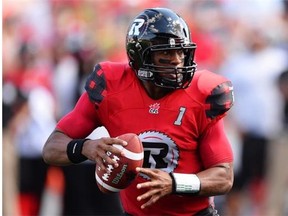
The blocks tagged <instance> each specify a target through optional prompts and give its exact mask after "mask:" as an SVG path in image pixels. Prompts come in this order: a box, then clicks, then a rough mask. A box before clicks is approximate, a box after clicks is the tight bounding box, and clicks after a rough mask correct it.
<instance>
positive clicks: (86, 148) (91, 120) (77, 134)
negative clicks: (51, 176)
mask: <svg viewBox="0 0 288 216" xmlns="http://www.w3.org/2000/svg"><path fill="white" fill-rule="evenodd" d="M95 116H96V113H95V108H94V104H93V103H91V102H90V100H89V98H88V96H87V94H86V93H84V94H83V95H82V96H81V98H80V99H79V101H78V102H77V104H76V106H75V108H74V109H73V110H72V111H71V112H70V113H69V114H67V115H66V116H65V117H64V118H62V119H61V120H60V121H59V123H58V124H57V127H56V129H55V130H54V131H53V132H52V134H51V135H50V136H49V138H48V140H47V141H46V143H45V145H44V148H43V159H44V161H45V162H46V163H48V164H52V165H68V164H73V163H74V164H77V163H81V162H83V161H85V160H87V159H90V160H92V161H94V162H96V163H97V164H98V165H99V166H100V167H102V168H103V169H105V165H104V162H103V161H105V163H107V164H114V165H115V166H117V163H115V161H113V160H111V159H110V158H109V157H108V156H107V155H106V152H107V151H110V152H111V153H113V154H122V152H121V151H119V150H118V149H117V148H114V147H113V146H112V144H120V145H126V142H124V141H123V140H119V139H116V138H109V137H106V138H101V139H96V140H87V139H85V138H86V137H87V136H88V135H89V134H90V133H91V132H92V131H93V130H94V129H95V128H96V127H97V121H98V120H97V118H95Z"/></svg>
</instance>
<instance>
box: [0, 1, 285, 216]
mask: <svg viewBox="0 0 288 216" xmlns="http://www.w3.org/2000/svg"><path fill="white" fill-rule="evenodd" d="M2 7H3V9H2V23H3V24H2V26H3V29H2V39H3V40H2V66H3V68H2V79H3V86H2V99H3V100H2V104H3V215H5V216H6V215H7V216H8V215H60V214H61V212H62V209H63V202H62V200H63V193H64V188H65V184H66V183H67V181H69V179H67V178H65V176H64V175H63V172H62V170H61V169H60V168H58V167H48V166H47V167H45V169H41V170H42V171H41V172H43V173H41V174H42V176H39V179H38V180H37V181H38V183H39V186H38V184H36V185H37V186H38V187H39V188H41V187H42V189H43V193H41V194H40V195H39V194H38V198H37V196H34V195H35V194H34V195H33V193H32V192H31V191H27V190H26V191H25V190H24V191H23V190H22V189H23V187H24V188H25V185H24V186H23V185H22V184H26V185H29V181H30V180H31V179H33V180H36V178H38V177H36V176H38V175H37V174H39V172H38V171H37V170H36V169H35V167H33V165H29V163H28V164H27V161H30V162H33V161H35V163H33V164H36V163H39V161H41V150H42V147H43V145H44V142H45V140H46V139H47V137H48V136H49V134H50V133H51V132H52V130H53V128H54V127H55V124H56V122H57V121H58V120H59V119H60V118H61V117H62V116H63V115H65V114H66V113H67V112H69V111H70V110H71V109H72V108H73V106H74V104H75V102H76V101H77V99H78V97H79V96H80V94H81V93H82V92H83V83H84V82H85V78H86V76H87V75H88V74H89V73H90V72H91V71H92V68H93V66H94V65H95V64H96V63H98V62H100V61H106V60H108V61H127V57H126V51H125V37H126V31H127V28H128V25H129V24H130V22H131V21H132V20H133V18H134V17H135V16H136V15H137V14H138V13H139V12H141V11H142V10H143V9H144V8H149V7H168V8H171V9H173V10H174V11H175V12H177V13H179V14H180V15H181V16H182V17H183V18H184V19H185V20H186V21H187V23H188V24H189V26H190V28H191V35H192V40H193V41H194V42H196V44H197V50H196V62H197V64H198V70H202V69H208V70H211V71H213V72H214V73H219V74H223V75H225V76H226V77H228V78H229V79H231V80H232V82H233V83H234V87H235V98H236V103H235V106H234V107H233V109H232V110H231V112H229V114H228V117H227V120H226V128H227V133H228V136H229V139H230V141H231V144H232V147H233V151H234V156H235V175H236V176H237V182H236V185H235V189H233V190H232V191H231V193H230V194H229V195H228V196H220V197H216V198H215V202H216V207H217V208H218V209H219V211H220V213H221V215H227V216H230V215H231V216H232V215H233V216H237V215H239V216H242V215H265V214H267V216H270V215H271V216H273V215H279V216H280V215H285V214H286V215H288V210H287V209H288V197H287V192H288V191H287V188H288V179H287V175H286V176H283V175H285V173H288V171H287V167H286V166H285V165H286V164H285V162H286V161H285V151H286V157H287V155H288V153H287V148H286V150H283V151H282V150H279V151H278V153H271V152H275V151H274V150H275V149H274V146H275V145H276V146H280V145H281V144H278V141H279V139H280V138H281V139H282V136H281V134H283V133H284V134H285V133H286V134H287V108H286V111H285V103H286V104H287V99H286V101H285V99H284V98H283V95H282V92H281V91H280V90H279V86H278V82H277V81H278V79H279V76H280V74H281V73H282V72H284V71H285V70H287V69H288V57H287V55H288V3H287V1H284V0H145V1H144V0H3V2H2ZM286 80H287V78H286ZM285 85H286V86H287V85H288V82H286V84H285ZM286 106H287V105H286ZM285 112H286V117H285ZM285 118H286V123H285ZM285 124H286V128H285ZM247 133H248V134H253V135H255V136H257V138H258V137H260V138H263V139H265V140H266V142H263V143H264V144H263V143H258V146H259V145H262V144H263V145H265V149H264V150H263V149H262V148H261V147H260V148H259V149H260V150H259V151H258V150H257V148H258V147H256V151H254V152H251V154H252V155H251V154H250V155H246V156H244V155H243V157H242V152H243V145H242V144H243V142H244V141H243V134H244V135H245V134H247ZM103 134H104V135H105V136H106V131H105V130H103V129H101V130H99V131H97V132H96V133H95V136H102V135H103ZM281 142H284V143H285V144H286V146H288V140H287V137H286V139H285V140H284V141H281ZM262 150H263V151H264V152H262ZM281 153H282V156H281ZM263 154H264V159H263V160H262V161H261V158H262V156H263ZM207 157H208V156H207ZM245 157H252V158H254V159H255V163H264V167H265V169H264V170H263V172H262V173H261V175H260V177H259V178H257V179H252V180H251V179H250V180H247V181H246V182H245V181H244V180H243V179H242V178H243V176H244V175H246V174H243V173H242V172H241V169H242V168H243V167H242V166H243V163H242V162H243V161H245V159H247V158H245ZM258 157H259V158H258ZM276 159H279V160H281V159H282V161H281V162H275V161H276ZM25 161H26V162H25ZM36 161H37V162H36ZM263 161H264V162H263ZM40 163H41V162H40ZM279 163H280V165H281V166H277V164H279ZM283 163H284V164H283ZM23 164H26V165H25V167H23ZM271 164H272V165H271ZM281 170H282V171H281ZM279 173H280V174H279ZM281 173H282V174H281ZM283 173H284V174H283ZM46 174H47V175H46ZM241 175H243V176H241ZM247 175H248V174H247ZM278 175H279V176H278ZM75 178H77V176H75ZM238 178H239V179H240V180H239V181H240V183H239V184H238ZM241 179H242V180H241ZM275 179H276V180H275ZM282 179H283V180H282ZM278 180H279V181H278ZM23 181H24V182H25V181H27V182H25V183H23ZM241 181H242V182H241ZM271 182H272V183H271ZM33 184H34V183H33ZM20 185H21V187H20ZM275 186H278V187H277V188H274V187H275ZM27 187H28V186H27ZM27 187H26V189H27ZM35 187H36V186H35ZM95 187H96V184H95ZM272 189H273V190H272ZM37 190H38V189H37ZM271 190H272V192H271ZM38 191H39V190H38ZM273 192H274V193H273ZM275 193H276V195H275ZM275 197H276V198H275ZM81 199H84V200H85V197H81ZM95 205H97V203H95ZM272 214H273V215H272Z"/></svg>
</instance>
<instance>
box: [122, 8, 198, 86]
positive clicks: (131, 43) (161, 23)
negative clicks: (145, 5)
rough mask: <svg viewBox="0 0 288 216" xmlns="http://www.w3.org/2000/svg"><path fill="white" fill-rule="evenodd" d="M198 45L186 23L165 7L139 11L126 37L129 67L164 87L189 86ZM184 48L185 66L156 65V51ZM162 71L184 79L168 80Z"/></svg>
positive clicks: (194, 68) (145, 78)
mask: <svg viewBox="0 0 288 216" xmlns="http://www.w3.org/2000/svg"><path fill="white" fill-rule="evenodd" d="M195 49H196V44H195V43H193V42H192V41H191V38H190V31H189V28H188V26H187V24H186V22H185V21H184V20H183V19H182V18H181V17H180V16H179V15H177V14H176V13H175V12H173V11H172V10H170V9H166V8H151V9H146V10H144V11H143V12H142V13H140V14H139V15H138V16H136V18H135V19H134V21H133V22H132V24H131V25H130V27H129V29H128V32H127V37H126V51H127V55H128V59H129V64H130V66H131V67H132V68H133V69H134V70H135V72H136V74H137V76H138V78H139V79H141V80H149V81H151V82H154V84H155V85H157V86H160V87H164V88H173V89H180V88H187V87H188V86H189V84H190V83H191V80H192V78H193V75H194V73H195V71H196V63H195V62H194V54H195ZM165 50H182V51H183V53H184V56H185V57H184V66H183V67H175V66H169V67H164V66H157V65H155V64H153V62H152V59H151V53H152V52H154V51H165ZM160 73H173V74H179V73H180V74H182V76H181V79H179V78H177V75H176V76H173V77H176V78H175V79H170V78H169V79H167V78H165V76H161V75H160Z"/></svg>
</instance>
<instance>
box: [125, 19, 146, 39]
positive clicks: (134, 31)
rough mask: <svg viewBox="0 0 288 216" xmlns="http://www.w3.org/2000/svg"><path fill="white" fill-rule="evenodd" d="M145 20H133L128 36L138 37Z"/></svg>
mask: <svg viewBox="0 0 288 216" xmlns="http://www.w3.org/2000/svg"><path fill="white" fill-rule="evenodd" d="M144 23H145V20H144V19H141V18H139V19H135V20H134V22H133V24H132V25H131V28H130V31H129V32H128V35H136V36H139V35H140V33H141V32H140V29H141V27H142V26H143V25H144Z"/></svg>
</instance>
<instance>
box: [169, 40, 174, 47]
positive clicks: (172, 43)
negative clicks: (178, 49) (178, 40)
mask: <svg viewBox="0 0 288 216" xmlns="http://www.w3.org/2000/svg"><path fill="white" fill-rule="evenodd" d="M169 44H170V46H171V47H175V39H174V38H169Z"/></svg>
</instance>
